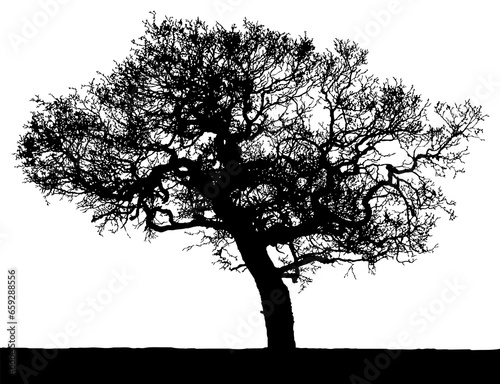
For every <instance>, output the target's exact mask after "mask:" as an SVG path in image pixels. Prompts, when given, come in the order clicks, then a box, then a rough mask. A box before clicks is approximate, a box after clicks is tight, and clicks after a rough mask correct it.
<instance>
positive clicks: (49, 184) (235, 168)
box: [16, 13, 485, 284]
mask: <svg viewBox="0 0 500 384" xmlns="http://www.w3.org/2000/svg"><path fill="white" fill-rule="evenodd" d="M144 24H145V29H146V32H145V35H144V36H142V37H140V38H139V39H137V40H136V41H133V48H132V50H131V52H130V55H129V56H128V57H126V58H125V59H124V60H123V61H122V62H119V63H118V62H117V63H116V66H115V68H114V69H113V71H112V72H111V73H110V74H103V73H99V76H98V78H96V79H94V80H92V81H91V82H90V83H89V84H86V85H84V86H83V87H82V88H81V90H77V89H73V90H72V91H71V92H70V94H69V95H65V96H58V97H55V96H52V99H50V100H48V101H45V100H43V99H41V98H40V97H38V96H37V97H35V99H34V101H35V103H36V110H35V111H34V112H33V113H32V118H31V120H30V121H29V122H28V123H27V124H26V126H25V128H26V131H25V133H24V134H23V136H22V137H21V138H20V140H19V143H18V150H17V153H16V157H17V159H18V160H19V161H20V166H21V167H22V169H23V171H24V173H25V176H26V180H27V181H28V182H32V183H35V184H36V185H37V186H38V187H39V188H40V190H41V191H42V193H43V194H44V196H45V197H46V198H48V197H50V196H53V195H59V196H64V197H66V198H69V199H71V200H72V199H76V202H77V206H78V208H79V209H81V210H82V211H90V212H92V214H93V221H95V222H96V223H97V225H98V228H99V231H103V230H104V229H105V228H108V229H110V230H111V231H116V230H119V229H126V228H127V227H128V226H129V225H134V226H135V227H137V228H143V229H144V230H145V231H146V236H147V237H148V238H152V237H154V236H155V234H156V233H159V232H166V231H170V230H177V229H181V230H186V229H191V228H198V229H200V231H201V232H200V235H201V236H202V240H201V243H206V244H212V245H213V246H214V253H215V255H216V256H217V261H218V262H219V263H221V266H222V268H228V269H232V270H244V269H245V267H246V264H245V263H244V262H241V260H240V257H239V255H238V254H237V252H235V249H234V248H233V243H234V236H233V235H234V231H233V229H234V224H235V221H234V217H237V219H238V222H239V223H242V225H244V227H245V228H248V230H249V231H252V233H253V234H254V237H255V239H258V241H259V242H260V243H261V244H263V245H264V246H266V247H270V248H274V249H275V250H276V251H277V252H278V254H279V255H280V257H279V262H280V263H281V264H280V265H279V266H277V269H278V271H279V273H280V274H281V276H282V277H289V278H292V279H293V280H294V281H297V280H299V281H300V282H301V283H302V284H307V283H308V282H309V281H310V278H311V274H310V272H314V271H315V269H317V268H318V267H319V266H321V265H322V264H331V265H335V264H337V263H350V264H351V265H352V263H355V262H366V263H368V265H369V267H370V269H371V270H373V268H374V266H375V264H376V263H377V262H378V261H380V260H382V259H387V258H390V259H396V260H397V261H400V262H411V261H412V260H413V259H414V257H415V256H416V255H418V254H422V253H426V252H430V251H432V250H433V247H434V246H433V245H432V244H429V236H430V232H431V230H432V228H433V227H434V226H435V224H436V220H437V219H438V218H439V217H440V214H443V213H444V214H445V215H447V216H448V217H449V218H453V217H454V213H453V209H452V208H453V205H454V202H453V201H452V200H449V199H448V198H447V197H446V196H444V194H443V192H442V190H441V188H440V187H439V186H438V185H436V183H435V181H434V179H435V178H436V177H444V176H446V175H449V174H451V175H453V176H454V175H455V174H456V173H458V172H462V171H463V167H462V163H463V157H464V156H465V155H466V154H467V147H466V144H467V141H469V140H470V139H476V138H479V136H480V133H481V129H480V128H479V127H478V124H479V122H480V121H482V120H483V119H484V117H485V116H484V115H483V114H482V112H481V108H480V107H476V106H473V105H472V104H471V103H470V102H468V101H465V102H464V103H463V104H453V105H449V104H446V103H442V102H439V103H437V104H436V105H434V106H432V105H431V103H430V102H429V101H428V100H424V99H422V97H421V96H420V95H418V94H417V93H416V92H415V90H414V88H413V87H406V86H405V85H404V84H403V83H402V81H401V80H398V79H391V80H386V81H380V80H379V79H378V78H377V77H375V76H373V75H371V74H369V73H368V71H367V69H366V64H367V51H366V50H364V49H361V48H360V47H359V46H358V45H357V44H356V43H354V42H351V41H345V40H334V41H333V46H332V50H331V51H330V50H326V51H324V52H318V51H317V50H316V48H315V46H314V43H313V40H312V39H311V38H309V37H308V36H307V35H304V36H300V37H297V38H293V37H292V36H290V35H289V34H286V33H281V32H277V31H273V30H269V29H266V28H265V27H264V26H262V25H260V24H258V23H253V22H250V21H248V20H245V21H244V23H243V26H242V28H241V29H238V28H237V27H236V26H233V27H232V28H231V29H225V28H224V27H222V26H221V25H219V24H217V25H215V26H213V27H209V26H208V25H207V24H206V23H204V22H202V21H201V20H199V19H197V20H187V21H186V20H175V19H173V18H166V19H164V20H163V21H161V22H158V21H157V20H156V17H155V14H154V13H153V15H152V19H151V20H149V21H145V23H144ZM197 245H199V244H197Z"/></svg>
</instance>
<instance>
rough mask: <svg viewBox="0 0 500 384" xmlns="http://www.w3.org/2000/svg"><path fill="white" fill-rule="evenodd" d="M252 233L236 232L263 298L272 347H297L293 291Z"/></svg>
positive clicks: (237, 242) (238, 242) (263, 310)
mask: <svg viewBox="0 0 500 384" xmlns="http://www.w3.org/2000/svg"><path fill="white" fill-rule="evenodd" d="M252 237H253V236H251V234H248V233H247V234H241V235H240V236H235V240H236V244H237V246H238V249H239V251H240V253H241V256H242V258H243V262H244V263H245V265H246V267H247V268H248V270H249V272H250V273H251V274H252V276H253V278H254V280H255V284H256V285H257V289H258V290H259V293H260V298H261V302H262V313H263V315H264V318H265V323H266V329H267V346H268V348H269V349H280V348H281V349H283V348H288V349H289V348H295V338H294V334H293V323H294V321H293V312H292V303H291V300H290V292H289V291H288V288H287V286H286V285H285V283H284V282H283V279H282V278H281V276H280V274H279V272H278V271H277V269H276V267H275V266H274V264H273V262H272V260H271V259H270V258H269V255H268V254H267V250H266V247H265V246H264V245H261V244H259V241H258V240H257V239H256V238H252Z"/></svg>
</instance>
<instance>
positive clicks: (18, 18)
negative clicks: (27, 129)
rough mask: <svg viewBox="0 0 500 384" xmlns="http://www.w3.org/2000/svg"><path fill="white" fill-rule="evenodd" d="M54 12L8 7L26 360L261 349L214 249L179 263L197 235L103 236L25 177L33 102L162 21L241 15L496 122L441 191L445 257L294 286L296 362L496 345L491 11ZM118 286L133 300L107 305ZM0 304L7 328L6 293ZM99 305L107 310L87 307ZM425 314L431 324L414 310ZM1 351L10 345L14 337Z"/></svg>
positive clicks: (405, 3) (236, 4)
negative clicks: (363, 351)
mask: <svg viewBox="0 0 500 384" xmlns="http://www.w3.org/2000/svg"><path fill="white" fill-rule="evenodd" d="M47 2H49V0H46V1H32V0H30V1H28V0H24V1H2V2H1V5H0V25H1V35H0V37H1V40H0V44H1V45H0V50H1V60H0V66H1V70H0V76H1V90H2V91H1V92H0V115H1V116H0V123H1V129H0V156H1V157H0V176H1V177H0V183H1V186H2V188H1V189H0V207H1V211H0V240H1V241H2V243H1V244H0V290H1V291H3V292H6V285H7V283H6V282H7V270H8V269H9V268H12V267H15V268H17V270H18V275H19V279H18V318H19V328H18V346H20V347H46V346H49V347H50V346H62V347H68V346H71V347H84V346H88V347H91V346H96V347H112V346H130V347H147V346H164V347H180V348H191V347H196V348H227V347H234V348H261V347H265V346H266V338H265V329H264V325H263V323H262V321H260V318H258V317H257V315H258V310H259V307H258V293H257V290H256V287H255V285H254V283H253V280H252V278H251V276H250V275H249V274H248V273H244V274H238V273H231V272H225V271H220V270H218V268H217V267H216V266H213V265H212V264H211V263H212V261H213V260H214V259H213V257H212V256H211V248H210V247H203V248H197V249H195V250H193V251H191V252H183V251H182V248H183V247H185V246H187V245H189V244H191V243H192V242H193V241H197V238H195V237H190V236H188V235H185V234H183V233H182V232H178V233H168V234H164V235H161V236H160V237H159V238H158V239H156V240H154V241H153V242H152V243H146V242H144V241H143V233H142V232H139V231H137V232H134V231H131V233H130V235H131V238H128V237H127V236H126V235H125V234H124V233H119V234H115V235H113V234H106V235H105V236H104V237H100V236H99V235H98V234H97V231H96V229H95V228H94V225H93V224H92V223H91V222H90V215H89V214H83V213H81V212H78V211H77V210H76V209H75V207H74V205H73V204H71V203H68V202H65V201H59V200H57V199H52V200H51V205H50V206H47V205H46V204H45V202H44V200H43V198H42V196H41V194H40V193H39V191H38V190H37V189H36V188H35V187H34V186H33V185H28V184H23V183H22V180H23V176H22V173H21V170H20V169H15V168H14V166H15V161H14V157H13V156H12V153H13V152H15V149H16V141H17V139H18V137H19V135H20V134H21V133H22V132H23V129H22V126H23V124H24V123H25V122H27V121H28V119H29V117H30V113H29V112H30V111H31V110H32V109H33V104H32V103H30V102H29V100H30V98H31V97H33V96H34V95H35V94H39V95H41V96H42V97H46V96H47V95H48V94H49V93H53V94H55V95H61V94H66V93H67V92H68V87H70V86H75V87H79V86H80V85H81V84H85V83H87V82H88V81H90V80H91V79H92V78H93V77H95V76H96V71H102V72H105V73H106V72H109V71H110V69H111V68H112V67H113V60H120V59H121V58H123V57H124V56H126V55H127V53H128V51H129V49H130V47H131V43H130V40H131V39H133V38H137V37H139V36H141V35H142V34H143V25H142V20H144V19H146V18H149V15H148V12H149V11H151V10H156V12H157V14H158V17H159V18H160V19H161V18H162V17H163V15H169V16H174V17H177V18H195V17H197V16H199V17H201V18H202V19H204V20H205V21H207V22H208V23H210V24H213V23H215V22H216V21H218V22H220V23H222V24H223V25H224V26H226V27H229V26H230V25H231V24H233V23H236V24H238V25H241V21H242V19H243V18H244V17H247V18H248V19H250V20H252V21H259V22H261V23H263V24H264V25H265V26H267V27H269V28H272V29H277V30H280V31H285V32H289V33H291V34H292V35H294V36H297V35H298V34H302V33H303V32H304V31H307V34H308V35H309V36H311V37H313V38H314V40H315V43H316V46H317V47H318V49H323V48H324V47H328V46H329V47H332V45H331V41H332V40H333V38H349V39H354V40H357V41H358V42H360V44H361V45H362V46H363V47H364V48H368V49H369V51H370V53H369V56H368V60H369V67H368V68H369V70H370V71H371V72H372V73H374V74H375V75H377V76H378V77H379V78H381V79H385V78H387V77H389V78H390V77H396V78H402V79H403V80H404V82H405V84H407V85H414V86H415V88H416V90H417V92H418V93H421V94H422V95H423V96H424V98H429V99H430V100H431V102H434V103H435V102H436V101H438V100H442V101H449V102H462V101H464V100H465V99H467V98H475V99H476V100H477V101H478V102H480V103H481V104H482V105H483V107H484V110H485V112H486V113H488V114H489V115H490V117H489V118H488V119H487V120H486V122H485V123H484V124H483V127H484V129H485V135H484V138H485V139H486V140H485V141H484V142H477V143H472V145H471V155H470V156H468V157H467V158H466V173H465V174H463V175H459V177H458V178H457V179H455V180H449V181H447V182H446V185H445V188H446V189H445V190H446V192H447V195H448V196H450V197H451V198H453V199H454V200H456V201H457V203H458V205H457V208H456V213H457V216H458V218H457V219H456V220H455V221H453V222H449V221H447V220H442V221H440V222H439V223H438V224H439V225H438V228H436V230H435V231H434V232H433V234H434V237H433V240H434V241H437V242H439V243H440V247H439V248H438V250H437V251H436V252H435V253H434V254H430V255H424V256H422V257H420V258H419V260H418V261H417V262H416V263H414V264H412V265H409V266H402V265H399V264H397V263H396V262H393V261H387V262H382V263H380V264H379V265H378V266H377V274H376V275H375V276H372V275H369V274H367V272H366V267H365V266H363V265H360V266H358V267H357V268H356V269H355V271H356V276H357V280H355V279H354V278H353V277H352V276H349V277H347V278H344V277H343V276H344V274H345V272H346V269H342V268H337V269H332V268H327V267H325V268H323V269H322V270H321V272H320V273H319V274H317V276H316V277H315V281H314V282H313V284H312V285H311V286H309V287H308V288H307V289H306V290H305V291H304V292H302V293H300V294H298V293H297V291H298V287H297V286H295V285H293V284H290V287H291V290H292V302H293V309H294V314H295V333H296V341H297V345H298V347H302V348H314V347H320V348H345V347H347V348H358V347H363V348H380V347H384V346H387V345H389V346H393V347H394V346H397V345H395V344H391V343H394V342H397V341H399V343H400V346H401V347H404V348H473V349H477V348H481V349H482V348H486V349H488V348H498V347H500V328H499V327H498V324H500V311H499V305H500V300H499V298H500V279H499V278H498V273H499V270H500V258H499V256H500V253H499V250H498V238H499V232H498V229H499V225H498V217H500V209H499V204H498V200H497V198H498V189H497V177H498V157H497V156H498V155H497V152H498V143H499V142H500V140H499V139H500V137H499V133H498V132H499V131H498V123H499V115H498V111H499V110H500V105H499V104H500V73H499V72H500V54H499V44H498V36H500V33H499V32H500V23H498V10H497V7H495V4H496V3H495V2H493V1H474V2H471V1H457V0H453V1H451V0H449V1H443V0H442V1H439V2H436V1H430V0H427V1H425V0H413V1H410V0H400V1H392V2H391V1H387V0H383V1H374V0H370V1H352V0H351V1H329V2H327V1H316V0H308V1H290V0H287V1H284V0H279V1H277V0H273V1H268V0H252V1H250V0H239V1H238V0H220V1H212V0H206V1H194V0H188V1H165V0H162V1H159V0H158V1H154V0H143V1H140V2H139V1H123V0H107V1H97V0H85V1H83V0H66V1H64V2H63V1H62V0H61V1H59V2H58V3H57V4H59V6H58V7H57V9H56V8H51V10H49V11H50V12H48V11H44V10H43V7H42V4H44V3H47ZM63 3H65V4H63ZM40 12H41V13H40ZM48 13H50V15H49V14H48ZM29 22H32V23H35V26H37V25H38V27H37V30H36V31H33V30H29V28H28V27H26V23H29ZM30 32H31V35H30ZM21 38H22V39H25V40H20V39H21ZM122 270H124V271H125V273H126V274H127V275H130V276H132V277H133V279H132V280H130V281H128V282H126V283H125V284H126V285H124V284H123V285H120V283H119V282H116V281H114V280H113V279H114V275H113V271H115V273H122ZM193 282H195V286H196V290H193V289H192V287H193ZM110 283H111V284H114V285H113V287H114V288H115V290H121V291H120V292H116V293H114V294H109V291H106V290H107V289H108V285H109V284H110ZM449 284H455V285H457V288H456V289H455V291H450V290H448V288H447V286H448V285H449ZM2 286H3V287H4V288H2ZM443 294H444V295H445V296H442V295H443ZM0 297H2V300H1V302H0V313H1V315H0V319H6V316H7V310H6V306H7V305H6V301H5V299H6V293H2V294H1V296H0ZM89 297H98V298H99V299H100V300H103V301H106V300H108V301H109V303H107V304H106V305H102V306H100V307H99V309H100V312H98V311H97V310H91V307H89V306H88V304H87V301H86V300H87V299H88V298H89ZM443 299H444V300H445V301H443ZM425 308H428V311H429V316H431V317H428V318H425V317H424V315H423V312H419V311H422V310H423V309H425ZM82 311H83V312H82ZM2 321H4V320H2ZM5 322H6V320H5ZM248 322H250V323H251V324H253V325H250V326H248V325H246V324H247V323H248ZM256 324H257V325H256ZM0 328H2V329H4V326H0ZM5 328H6V326H5ZM0 340H5V341H4V342H2V343H5V345H6V344H7V333H6V332H5V334H4V335H2V336H1V337H0Z"/></svg>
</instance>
